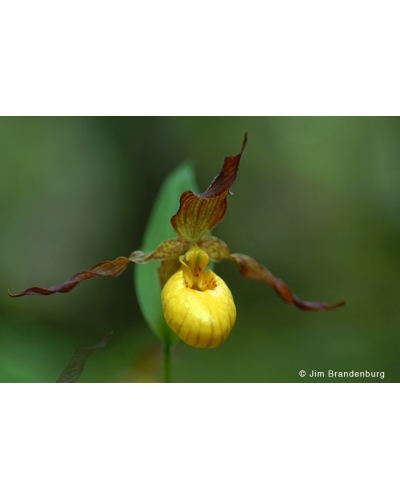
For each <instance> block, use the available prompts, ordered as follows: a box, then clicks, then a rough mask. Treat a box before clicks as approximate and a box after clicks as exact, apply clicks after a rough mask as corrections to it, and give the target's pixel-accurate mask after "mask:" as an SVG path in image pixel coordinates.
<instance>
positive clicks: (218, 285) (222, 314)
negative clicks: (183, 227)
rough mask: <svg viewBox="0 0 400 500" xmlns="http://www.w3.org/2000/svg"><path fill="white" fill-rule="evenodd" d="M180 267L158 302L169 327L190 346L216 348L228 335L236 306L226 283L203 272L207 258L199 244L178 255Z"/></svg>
mask: <svg viewBox="0 0 400 500" xmlns="http://www.w3.org/2000/svg"><path fill="white" fill-rule="evenodd" d="M179 260H180V262H181V267H180V269H179V270H178V271H176V273H175V274H173V275H172V276H171V277H170V278H169V280H168V281H167V283H166V284H165V286H164V288H163V290H162V294H161V301H162V306H163V310H164V317H165V320H166V322H167V323H168V326H169V327H170V328H171V330H173V331H174V332H175V333H176V334H177V335H178V337H179V338H180V339H182V340H183V341H184V342H186V344H189V345H191V346H193V347H218V346H219V345H221V344H222V343H223V342H225V340H226V339H227V338H228V335H229V333H230V331H231V330H232V328H233V325H234V324H235V320H236V307H235V303H234V302H233V297H232V294H231V291H230V290H229V288H228V287H227V285H226V283H225V282H224V281H223V280H222V279H221V278H220V277H219V276H217V275H216V274H215V273H214V272H213V271H211V270H208V271H205V270H204V269H205V267H206V266H207V265H208V263H209V261H210V258H209V256H208V254H207V253H206V252H204V251H203V250H201V249H200V248H199V247H198V246H194V247H193V248H191V249H190V250H188V251H187V252H186V254H185V256H181V257H180V258H179Z"/></svg>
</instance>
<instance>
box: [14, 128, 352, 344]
mask: <svg viewBox="0 0 400 500" xmlns="http://www.w3.org/2000/svg"><path fill="white" fill-rule="evenodd" d="M246 142H247V134H246V135H245V138H244V141H243V144H242V149H241V151H240V153H239V154H237V155H235V156H228V157H226V158H224V163H223V165H222V169H221V171H220V173H219V174H218V176H217V177H216V178H215V179H214V181H213V182H212V183H211V185H210V187H209V188H208V189H207V190H206V191H205V192H204V193H201V194H195V193H193V192H192V191H185V192H184V193H183V194H182V195H181V198H180V205H179V210H178V211H177V213H176V214H175V215H174V216H173V217H172V218H171V224H172V226H173V228H174V230H175V232H176V233H177V237H176V238H172V239H169V240H166V241H164V242H162V243H161V244H160V245H159V246H158V247H157V248H156V250H154V251H153V252H150V253H143V252H141V251H135V252H133V253H132V254H131V255H130V256H129V257H118V258H117V259H115V260H113V261H104V262H99V263H98V264H96V265H95V266H93V267H91V268H90V269H89V270H87V271H81V272H79V273H77V274H75V275H74V276H72V278H70V279H69V280H68V281H65V282H64V283H62V284H61V285H58V286H54V287H49V288H39V287H33V288H28V289H26V290H24V291H23V292H21V293H18V294H11V293H9V295H10V296H11V297H22V296H23V295H50V294H53V293H56V292H59V293H65V292H69V291H70V290H72V288H74V287H75V286H77V285H78V284H79V283H80V282H81V281H84V280H87V279H90V278H94V277H96V276H107V277H115V276H118V275H119V274H121V273H122V272H123V271H124V270H125V268H126V266H127V265H128V263H129V262H135V263H137V264H145V263H146V262H148V261H149V260H151V259H155V260H160V261H161V265H160V267H159V268H158V273H159V277H160V285H161V289H162V294H161V295H162V299H161V300H162V306H163V310H164V316H165V320H166V322H167V323H168V325H169V326H170V328H171V329H172V330H173V331H174V332H176V333H177V335H178V336H179V337H180V338H181V339H182V340H183V341H184V342H186V343H187V344H189V345H191V346H194V347H217V346H219V345H221V344H222V343H223V342H224V341H225V340H226V339H227V337H228V335H229V333H230V331H231V329H232V328H233V325H234V323H235V319H236V308H235V304H234V302H233V298H232V294H231V292H230V290H229V288H228V287H227V285H226V284H225V282H224V281H223V280H222V279H221V278H219V277H218V276H217V275H216V274H215V273H214V272H213V271H211V270H208V271H206V270H205V267H206V266H207V265H208V263H209V261H210V260H213V261H214V262H219V261H221V260H222V259H230V260H232V261H233V262H234V263H235V264H236V265H237V266H238V268H239V271H240V273H241V274H242V275H243V276H245V277H247V278H251V279H257V280H261V281H264V282H265V283H266V284H267V285H269V286H271V287H272V288H273V289H274V290H275V291H276V292H277V293H278V294H279V295H280V296H281V298H282V299H283V300H284V301H285V302H287V303H289V304H293V305H295V306H297V307H299V308H300V309H302V310H304V311H316V310H322V309H326V310H328V309H334V308H335V307H339V306H342V305H343V304H344V301H342V302H339V303H337V304H334V305H329V304H326V303H324V302H306V301H303V300H301V299H299V298H298V297H296V296H295V295H293V293H292V292H291V290H290V289H289V287H288V286H287V285H286V283H284V282H283V281H282V280H280V279H278V278H275V277H274V276H273V275H272V273H271V272H270V271H268V269H266V268H265V267H264V266H262V265H261V264H259V263H258V262H256V261H255V260H253V259H252V258H251V257H248V256H247V255H242V254H237V253H231V252H230V250H229V248H228V247H227V245H226V244H225V243H224V242H223V241H221V240H219V239H218V238H216V237H214V236H209V235H208V234H209V233H210V231H211V230H212V229H213V227H214V226H215V225H216V224H217V223H218V222H219V221H221V220H222V219H223V217H224V215H225V212H226V208H227V195H228V194H229V193H230V191H229V189H230V187H231V186H232V184H233V182H234V181H235V179H236V175H237V171H238V168H239V163H240V159H241V157H242V154H243V151H244V149H245V146H246ZM154 300H156V298H154Z"/></svg>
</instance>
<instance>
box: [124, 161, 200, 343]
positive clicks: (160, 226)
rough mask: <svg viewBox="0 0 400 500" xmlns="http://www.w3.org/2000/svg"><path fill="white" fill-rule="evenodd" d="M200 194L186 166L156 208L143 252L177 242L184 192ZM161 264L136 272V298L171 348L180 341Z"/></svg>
mask: <svg viewBox="0 0 400 500" xmlns="http://www.w3.org/2000/svg"><path fill="white" fill-rule="evenodd" d="M188 189H190V190H191V191H194V192H198V191H199V189H198V187H197V184H196V181H195V177H194V167H193V163H192V161H190V160H187V161H185V162H184V163H182V164H181V165H180V166H179V167H178V168H176V169H175V170H174V171H173V172H172V173H171V174H170V175H169V176H168V177H167V178H166V179H165V181H164V183H163V185H162V186H161V189H160V192H159V194H158V196H157V199H156V201H155V203H154V205H153V209H152V211H151V214H150V218H149V221H148V224H147V227H146V231H145V234H144V238H143V246H142V251H144V252H150V251H152V250H155V249H156V248H157V247H158V246H159V244H160V243H162V242H163V241H165V240H167V239H169V238H174V237H175V238H176V237H177V235H176V233H175V231H174V229H173V227H172V225H171V217H172V216H173V215H174V214H175V213H176V212H177V210H178V209H179V199H180V196H181V194H182V193H183V192H184V191H187V190H188ZM159 265H160V262H156V261H150V262H148V263H146V264H142V265H137V266H135V269H134V283H135V289H136V295H137V298H138V302H139V305H140V309H141V311H142V314H143V316H144V318H145V320H146V321H147V323H148V325H149V327H150V328H151V330H152V331H153V332H154V333H155V334H156V335H157V336H158V337H160V339H161V340H163V342H164V343H165V344H167V345H171V344H173V343H174V342H176V341H177V340H179V339H178V337H177V335H175V333H174V332H173V331H172V330H171V329H170V328H169V326H168V325H167V323H166V322H165V319H164V314H163V310H162V305H161V287H160V281H159V277H158V273H157V268H158V266H159Z"/></svg>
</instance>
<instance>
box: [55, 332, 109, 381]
mask: <svg viewBox="0 0 400 500" xmlns="http://www.w3.org/2000/svg"><path fill="white" fill-rule="evenodd" d="M111 335H112V332H110V333H109V334H108V335H106V336H105V337H104V339H102V340H100V342H98V343H97V344H96V345H94V346H93V347H80V348H78V349H76V350H75V352H74V354H73V355H72V358H71V361H70V362H69V363H68V366H67V367H66V368H64V370H63V371H62V372H61V373H60V376H59V377H58V379H57V380H56V382H76V381H77V380H78V378H79V377H80V376H81V375H82V372H83V368H84V366H85V363H86V361H87V359H88V357H89V356H90V355H91V354H92V352H94V351H96V350H97V349H100V348H101V347H104V346H105V345H106V344H107V343H108V341H109V340H110V338H111Z"/></svg>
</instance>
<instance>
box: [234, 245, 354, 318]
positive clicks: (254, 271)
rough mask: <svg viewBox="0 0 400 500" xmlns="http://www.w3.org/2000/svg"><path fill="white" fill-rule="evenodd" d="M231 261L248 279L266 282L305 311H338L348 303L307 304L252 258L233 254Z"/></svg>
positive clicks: (286, 300) (288, 300) (285, 298)
mask: <svg viewBox="0 0 400 500" xmlns="http://www.w3.org/2000/svg"><path fill="white" fill-rule="evenodd" d="M231 259H232V260H233V261H234V262H235V264H236V265H237V266H238V268H239V271H240V274H241V275H242V276H245V277H246V278H250V279H255V280H260V281H264V283H266V284H267V285H269V286H270V287H272V288H273V289H274V290H275V291H276V293H277V294H278V295H280V297H281V298H282V299H283V300H284V301H285V302H287V303H288V304H293V305H295V306H296V307H298V308H299V309H302V310H303V311H321V310H330V309H336V308H337V307H341V306H343V305H344V304H345V303H346V301H344V300H343V301H341V302H338V303H336V304H333V305H330V304H326V303H325V302H307V301H304V300H301V299H299V298H298V297H296V296H295V295H293V293H292V291H291V290H290V288H289V287H288V286H287V284H286V283H285V282H283V281H282V280H280V279H279V278H275V276H273V275H272V273H271V272H270V271H268V269H267V268H265V267H264V266H263V265H261V264H259V263H258V262H256V261H255V260H254V259H252V258H251V257H248V256H247V255H241V254H237V253H235V254H232V255H231Z"/></svg>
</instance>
